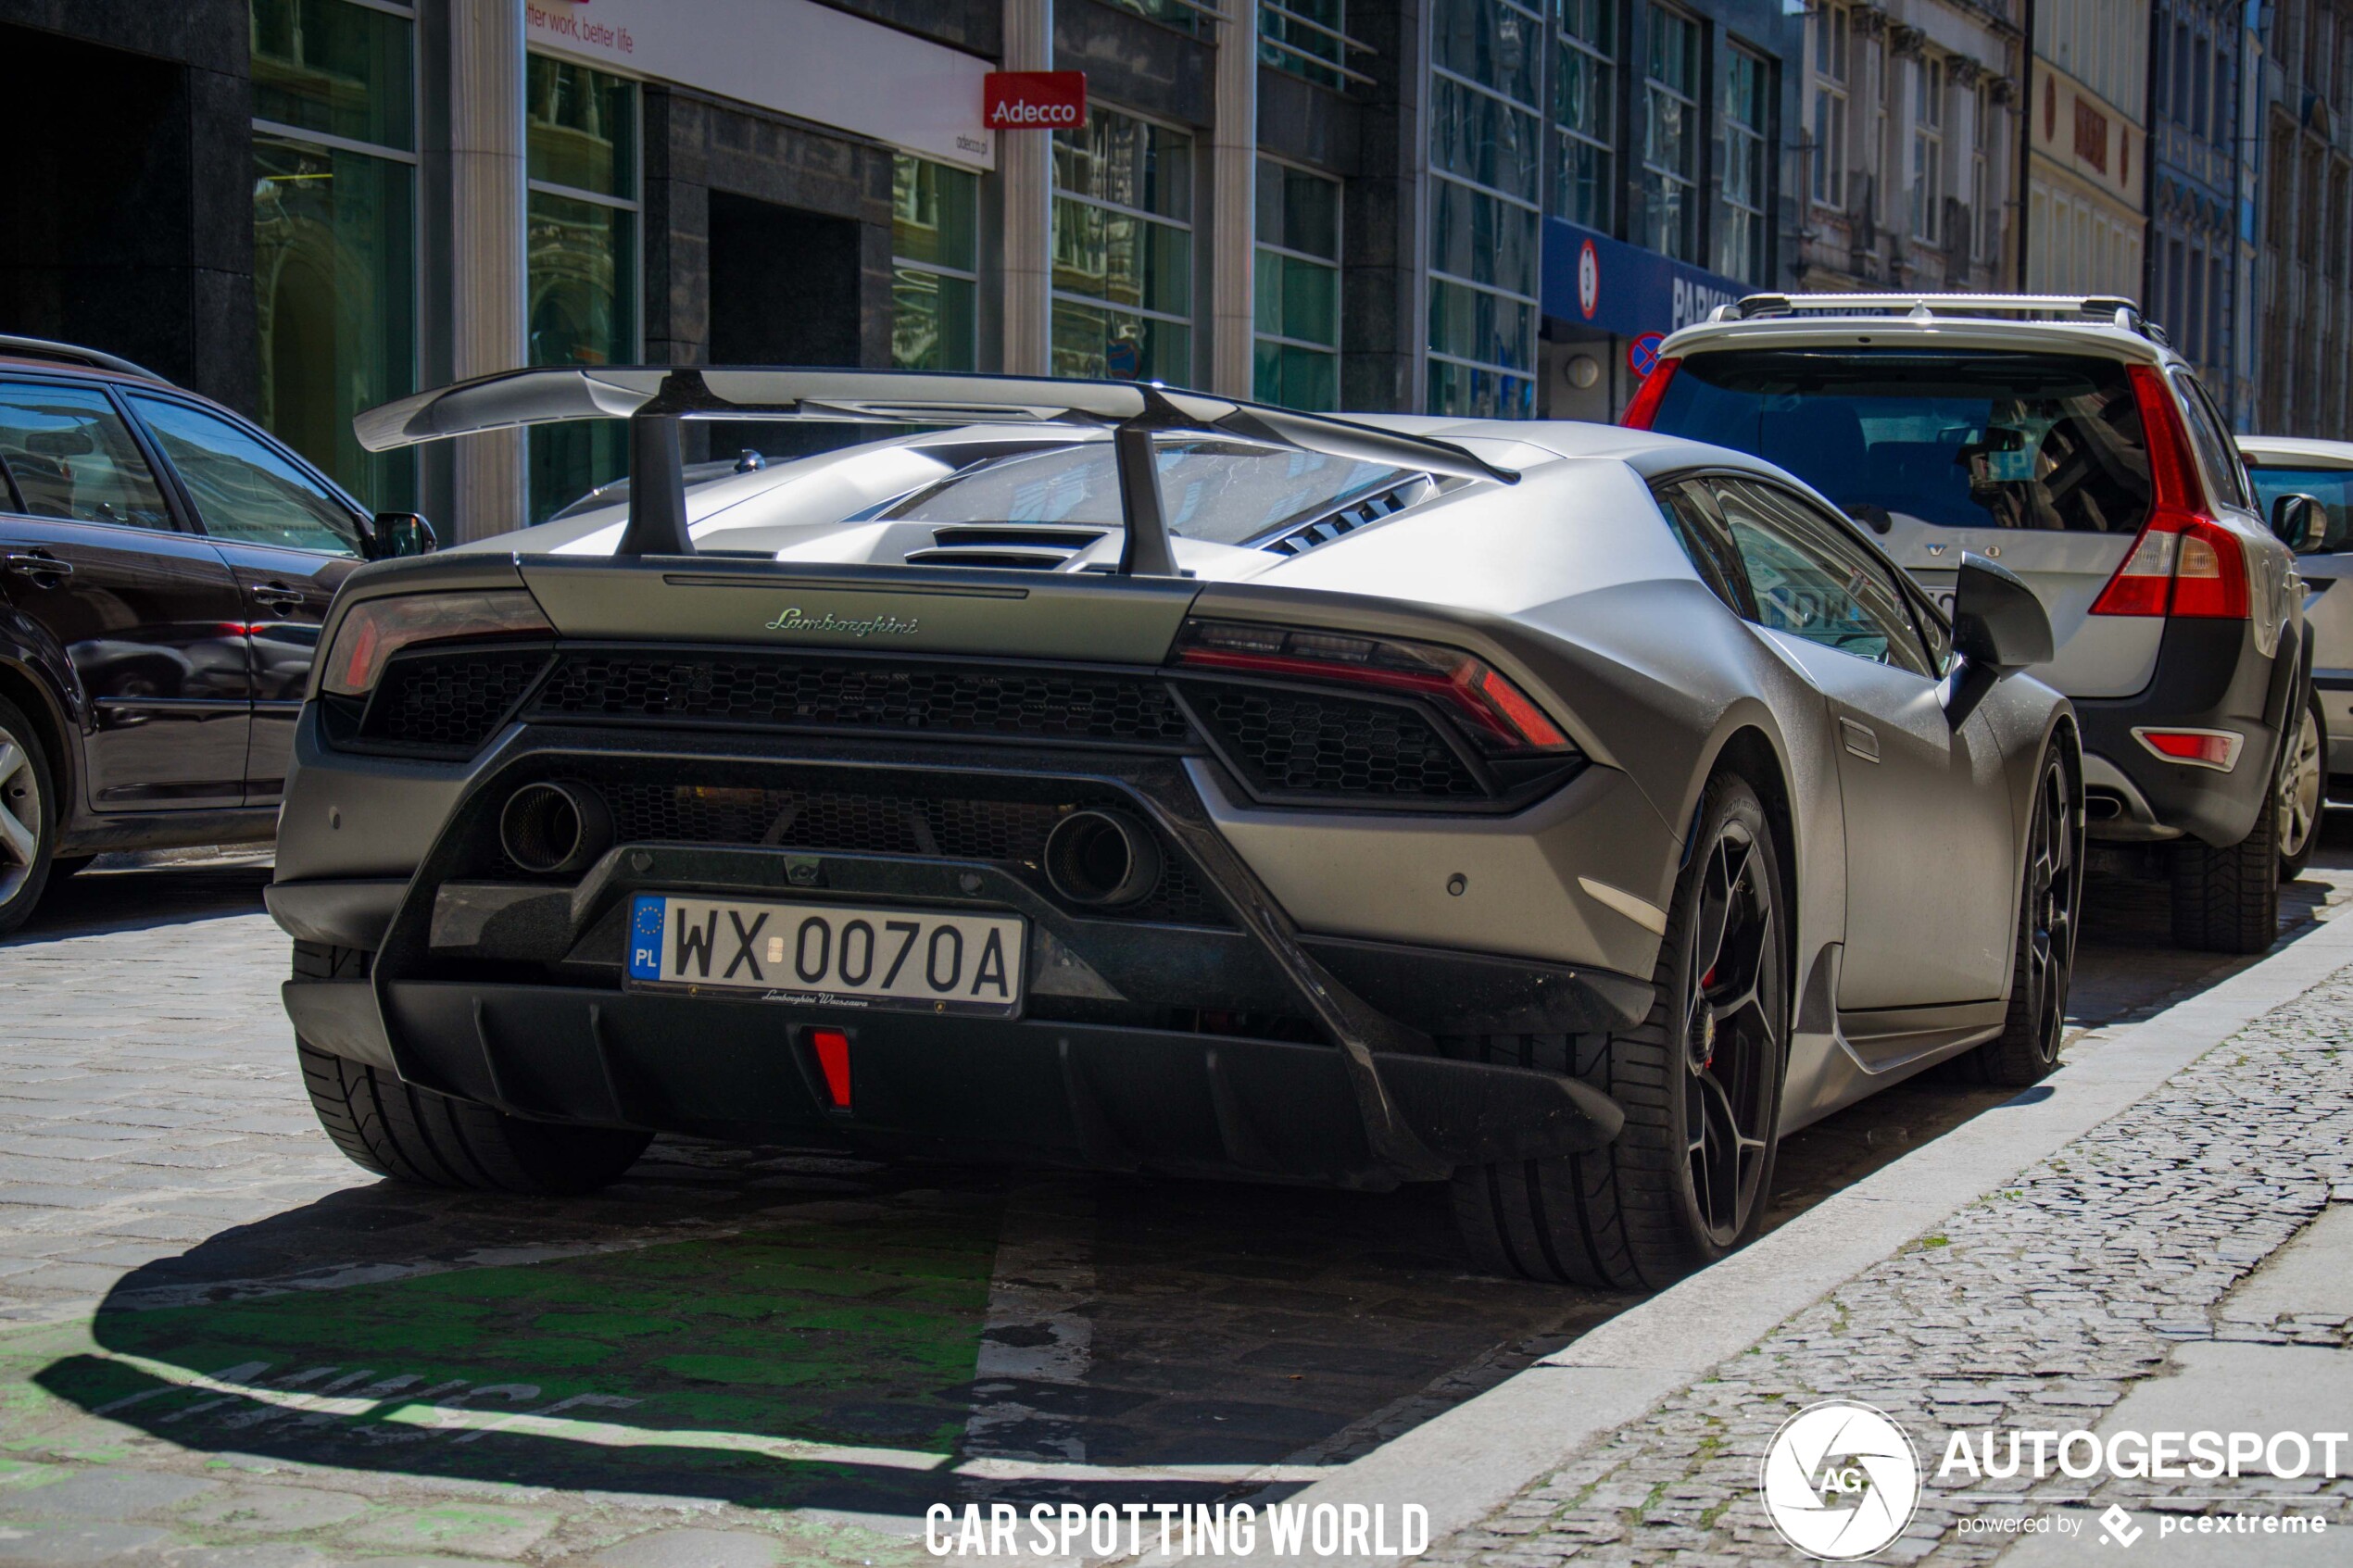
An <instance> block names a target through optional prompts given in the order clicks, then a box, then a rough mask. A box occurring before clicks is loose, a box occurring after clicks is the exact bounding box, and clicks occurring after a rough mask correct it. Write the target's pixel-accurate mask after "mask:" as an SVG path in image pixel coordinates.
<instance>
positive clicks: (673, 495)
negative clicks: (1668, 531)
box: [351, 365, 1519, 577]
mask: <svg viewBox="0 0 2353 1568" xmlns="http://www.w3.org/2000/svg"><path fill="white" fill-rule="evenodd" d="M599 419H602V420H628V421H629V523H628V526H627V527H626V528H624V529H623V531H622V535H621V545H620V547H619V549H618V551H617V552H616V553H617V554H620V555H624V556H646V555H667V556H690V555H692V554H694V553H695V546H694V540H693V539H692V538H691V537H690V536H689V535H688V533H687V531H686V481H685V477H684V473H683V470H682V466H681V463H680V458H679V447H678V421H679V420H691V419H705V420H839V421H849V422H852V423H858V424H903V425H958V424H1021V425H1050V426H1051V425H1061V426H1067V427H1071V428H1074V429H1077V430H1088V429H1108V430H1109V431H1110V432H1111V433H1112V444H1113V450H1114V453H1115V454H1116V455H1117V458H1118V463H1119V490H1120V508H1121V511H1122V513H1123V516H1124V521H1125V522H1126V542H1125V543H1124V544H1123V545H1122V546H1121V548H1120V556H1119V570H1120V571H1122V572H1127V573H1135V574H1140V575H1145V576H1160V577H1173V576H1175V575H1176V557H1175V554H1174V552H1173V551H1172V549H1171V547H1170V546H1169V542H1168V521H1167V518H1166V516H1165V515H1164V511H1163V509H1162V507H1161V496H1160V485H1159V483H1158V475H1157V473H1156V471H1155V470H1154V467H1153V462H1152V442H1153V440H1154V438H1155V437H1157V436H1162V435H1172V434H1173V435H1192V436H1207V437H1224V438H1227V439H1229V440H1236V441H1244V442H1250V443H1253V444H1256V445H1264V446H1272V447H1278V448H1291V449H1295V450H1300V451H1308V452H1327V453H1330V454H1332V455H1333V456H1336V457H1342V458H1360V459H1362V460H1364V461H1366V462H1376V463H1387V464H1390V465H1391V466H1394V467H1397V468H1407V469H1418V470H1422V471H1424V472H1427V473H1434V474H1445V475H1450V476H1454V477H1458V478H1464V479H1484V480H1493V481H1498V482H1500V483H1505V484H1509V483H1515V482H1516V481H1517V479H1518V478H1519V476H1518V475H1517V474H1516V473H1514V472H1512V471H1511V470H1508V469H1501V468H1497V467H1496V466H1495V465H1494V464H1492V463H1490V462H1488V461H1486V460H1485V459H1484V458H1479V457H1477V456H1475V455H1474V454H1472V453H1471V452H1469V451H1466V449H1464V448H1463V447H1461V446H1457V445H1454V444H1453V443H1452V442H1447V441H1437V440H1432V439H1430V438H1429V437H1427V436H1419V435H1406V434H1403V433H1399V432H1396V431H1388V430H1381V429H1378V428H1376V427H1375V426H1372V425H1366V424H1359V423H1357V422H1356V421H1355V420H1342V419H1335V418H1332V417H1331V416H1329V415H1326V414H1302V413H1299V412H1297V411H1295V410H1293V409H1290V408H1269V407H1266V406H1265V405H1263V404H1257V403H1240V402H1236V401H1234V400H1233V399H1231V398H1226V397H1213V396H1210V395H1207V394H1204V393H1199V392H1183V391H1179V390H1177V389H1176V388H1173V387H1164V386H1161V385H1159V384H1158V383H1143V382H1099V381H1053V380H1048V379H1046V378H1043V377H1030V376H970V375H940V374H933V373H929V372H923V371H894V370H774V369H758V370H720V369H711V368H706V367H702V366H659V365H656V366H640V367H634V368H621V369H605V368H597V369H568V370H507V371H502V372H501V373H499V374H497V375H491V376H482V377H478V378H476V379H475V380H473V381H468V382H459V383H457V384H456V385H454V386H446V387H442V388H440V389H439V390H437V391H434V392H420V393H417V394H415V395H413V396H409V397H403V398H399V399H397V400H396V401H394V402H391V403H386V404H384V405H383V406H382V407H380V408H371V409H369V410H368V411H367V412H366V413H364V414H361V415H360V416H359V418H358V419H355V420H352V421H351V424H352V430H353V431H354V433H357V434H358V436H359V444H360V445H362V446H365V447H367V448H368V450H370V451H371V452H384V451H389V450H391V449H392V448H394V447H398V446H413V445H417V444H419V443H420V442H426V441H440V440H445V439H447V438H448V437H450V436H455V435H471V434H474V433H478V432H482V431H489V430H510V429H513V428H515V427H517V426H521V425H535V424H547V423H551V422H553V421H556V420H599Z"/></svg>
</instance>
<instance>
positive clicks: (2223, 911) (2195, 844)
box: [2173, 790, 2280, 953]
mask: <svg viewBox="0 0 2353 1568" xmlns="http://www.w3.org/2000/svg"><path fill="white" fill-rule="evenodd" d="M2279 808H2280V802H2279V795H2278V792H2277V791H2275V790H2267V791H2265V792H2264V795H2263V809H2262V810H2261V812H2260V813H2259V814H2258V815H2257V817H2256V819H2255V826H2254V827H2253V828H2251V829H2249V830H2248V832H2247V835H2246V837H2245V838H2242V839H2240V840H2239V841H2238V842H2237V843H2236V844H2233V845H2230V846H2229V847H2225V848H2221V849H2217V848H2215V847H2213V846H2211V845H2209V844H2207V843H2206V842H2204V841H2203V840H2200V839H2196V838H2185V839H2183V840H2182V841H2181V842H2180V843H2179V844H2176V845H2175V846H2174V847H2173V945H2174V946H2175V947H2191V948H2195V949H2196V950H2197V951H2199V952H2206V953H2259V952H2261V951H2263V950H2264V949H2265V948H2266V947H2270V946H2271V943H2272V942H2273V941H2274V940H2275V939H2277V937H2278V936H2279V934H2280V850H2279Z"/></svg>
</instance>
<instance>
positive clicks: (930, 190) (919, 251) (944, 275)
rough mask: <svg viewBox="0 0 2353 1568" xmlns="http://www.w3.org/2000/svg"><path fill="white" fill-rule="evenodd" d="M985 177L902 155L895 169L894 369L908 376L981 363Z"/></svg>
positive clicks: (893, 165) (892, 225)
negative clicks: (978, 306)
mask: <svg viewBox="0 0 2353 1568" xmlns="http://www.w3.org/2000/svg"><path fill="white" fill-rule="evenodd" d="M979 205H980V177H979V176H978V175H976V174H971V173H967V172H966V171H965V170H963V169H950V168H949V167H948V166H947V165H946V164H942V163H933V162H931V161H930V160H929V159H927V158H919V157H909V156H908V155H907V154H905V153H900V155H898V157H896V158H894V159H893V160H892V163H891V179H890V250H891V290H890V292H891V318H890V362H891V363H892V364H893V365H895V366H897V367H898V368H899V369H900V370H972V369H973V368H974V367H975V365H977V364H978V363H979V345H978V341H977V334H978V321H977V318H976V315H975V308H974V294H975V290H976V289H977V288H978V286H979V283H978V280H979V275H980V214H979Z"/></svg>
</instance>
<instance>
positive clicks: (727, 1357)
mask: <svg viewBox="0 0 2353 1568" xmlns="http://www.w3.org/2000/svg"><path fill="white" fill-rule="evenodd" d="M648 1188H650V1189H652V1190H651V1191H649V1192H648V1191H644V1190H635V1191H633V1190H632V1189H648ZM698 1194H699V1195H701V1196H703V1197H706V1198H711V1199H714V1201H710V1202H698V1201H694V1198H695V1196H696V1195H698ZM1630 1304H1631V1298H1624V1297H1607V1296H1599V1295H1591V1294H1587V1293H1583V1292H1576V1291H1564V1290H1560V1289H1556V1288H1549V1287H1541V1286H1531V1285H1525V1284H1518V1283H1514V1282H1507V1281H1502V1280H1494V1279H1486V1278H1479V1277H1476V1276H1470V1275H1466V1274H1465V1273H1464V1272H1463V1268H1462V1265H1461V1263H1460V1261H1459V1258H1458V1256H1457V1254H1456V1251H1455V1244H1454V1241H1453V1235H1452V1231H1451V1227H1450V1224H1449V1221H1448V1216H1447V1213H1446V1211H1445V1199H1444V1194H1443V1192H1442V1190H1435V1191H1434V1190H1411V1189H1409V1190H1408V1191H1406V1192H1403V1193H1399V1194H1392V1195H1387V1196H1376V1195H1363V1194H1347V1193H1327V1192H1315V1191H1301V1190H1293V1189H1266V1188H1252V1187H1243V1186H1235V1185H1216V1184H1180V1183H1156V1182H1149V1181H1135V1180H1129V1179H1126V1178H1115V1177H1087V1176H1068V1177H1060V1176H1045V1177H1040V1176H1038V1175H1037V1174H1036V1173H998V1172H967V1171H963V1170H958V1169H950V1168H938V1167H930V1168H926V1167H920V1166H909V1165H887V1166H866V1165H863V1164H862V1162H858V1161H850V1160H824V1159H812V1158H809V1157H800V1156H792V1155H786V1154H779V1153H777V1152H776V1151H752V1152H749V1153H743V1154H741V1155H740V1158H738V1151H724V1152H723V1151H713V1150H707V1149H706V1148H703V1147H702V1146H694V1145H672V1144H668V1143H665V1144H664V1145H662V1146H660V1147H658V1148H657V1150H656V1153H655V1154H654V1155H653V1156H652V1157H649V1159H648V1161H647V1162H646V1164H645V1165H644V1166H643V1167H641V1170H640V1172H639V1173H635V1174H634V1175H633V1178H632V1181H631V1183H629V1184H627V1185H626V1186H625V1187H624V1188H623V1189H616V1192H615V1193H614V1194H613V1195H610V1196H605V1197H599V1198H591V1199H581V1200H576V1201H572V1202H557V1201H547V1200H529V1199H497V1198H484V1197H479V1196H460V1195H446V1194H437V1193H432V1192H423V1191H420V1190H418V1189H414V1188H400V1187H395V1186H392V1185H389V1184H385V1185H375V1186H368V1187H360V1188H355V1189H351V1190H348V1191H346V1192H343V1193H339V1194H336V1195H333V1197H330V1198H324V1199H321V1200H320V1201H319V1202H316V1203H313V1204H308V1205H306V1206H304V1207H302V1208H300V1209H296V1210H290V1211H288V1212H286V1213H284V1214H281V1215H278V1216H275V1217H273V1218H271V1219H270V1220H268V1221H265V1222H262V1223H258V1224H253V1225H246V1226H241V1227H237V1228H235V1229H232V1230H227V1231H224V1232H223V1233H221V1234H220V1236H215V1237H213V1238H210V1239H208V1240H207V1241H205V1242H203V1243H201V1244H200V1245H198V1246H196V1247H195V1248H191V1249H190V1250H188V1251H187V1252H185V1253H183V1254H182V1255H181V1256H178V1257H174V1258H170V1259H166V1260H161V1261H157V1262H154V1263H151V1264H148V1265H146V1266H145V1267H143V1268H141V1269H139V1270H137V1271H135V1272H134V1273H132V1274H130V1275H128V1276H126V1277H125V1278H124V1279H123V1280H122V1281H121V1282H120V1285H119V1286H117V1287H116V1288H115V1290H114V1291H113V1292H111V1293H110V1295H109V1296H108V1298H107V1301H106V1303H105V1304H104V1305H103V1306H102V1307H101V1308H100V1310H99V1311H97V1312H96V1314H95V1315H94V1317H93V1318H91V1319H90V1320H89V1321H88V1322H87V1323H78V1324H62V1325H44V1326H40V1327H32V1328H25V1329H17V1330H9V1331H6V1332H5V1333H0V1361H6V1362H8V1363H12V1364H10V1365H8V1366H6V1368H4V1369H0V1379H5V1380H7V1381H17V1380H20V1379H27V1378H29V1379H30V1381H31V1382H32V1383H34V1384H36V1385H37V1386H39V1387H40V1388H41V1389H43V1390H44V1391H45V1392H46V1393H48V1394H49V1395H52V1396H54V1397H55V1400H56V1402H48V1401H36V1406H37V1408H35V1407H19V1409H18V1410H17V1411H15V1412H14V1413H12V1414H9V1415H7V1416H6V1417H0V1435H5V1436H6V1438H7V1440H8V1441H9V1442H10V1443H11V1444H12V1445H13V1447H14V1449H15V1450H16V1451H19V1452H22V1451H27V1450H28V1449H31V1450H36V1451H37V1450H48V1451H57V1450H60V1449H72V1448H77V1447H83V1446H88V1445H91V1444H94V1443H100V1442H104V1441H107V1440H109V1439H108V1438H107V1436H106V1433H107V1430H108V1429H107V1428H106V1427H103V1426H101V1425H100V1424H98V1422H97V1421H94V1420H92V1419H91V1418H99V1419H100V1420H102V1421H103V1422H106V1423H114V1424H127V1425H129V1426H131V1427H132V1428H134V1429H135V1430H137V1431H138V1432H141V1433H144V1434H145V1435H147V1436H151V1437H154V1438H159V1439H163V1440H165V1441H168V1442H170V1444H172V1445H174V1446H176V1447H179V1448H182V1449H193V1450H196V1451H200V1452H208V1453H221V1454H238V1455H247V1456H254V1457H258V1458H262V1459H267V1460H272V1461H299V1462H303V1463H306V1464H323V1465H329V1466H334V1467H341V1468H349V1469H353V1470H359V1471H382V1472H393V1473H400V1474H410V1475H431V1476H437V1477H445V1478H451V1479H473V1480H498V1481H505V1482H512V1483H522V1484H526V1485H531V1486H548V1487H557V1488H564V1489H592V1490H605V1491H624V1492H633V1493H658V1494H661V1495H667V1496H681V1497H692V1498H701V1499H717V1500H724V1501H728V1502H732V1503H736V1504H740V1505H744V1506H749V1507H757V1508H809V1507H817V1508H824V1509H830V1510H842V1511H848V1512H858V1513H880V1514H893V1515H900V1516H906V1515H910V1514H919V1513H920V1512H921V1511H922V1509H923V1508H924V1507H925V1506H927V1505H928V1504H929V1503H931V1502H933V1501H951V1502H953V1501H961V1500H968V1499H1004V1500H1016V1501H1026V1500H1029V1499H1058V1500H1075V1501H1097V1500H1105V1499H1111V1500H1116V1501H1119V1502H1123V1503H1124V1502H1128V1501H1134V1500H1138V1499H1147V1500H1151V1501H1172V1502H1180V1501H1205V1500H1209V1499H1213V1498H1214V1497H1216V1496H1218V1495H1221V1494H1223V1493H1226V1492H1228V1491H1231V1490H1232V1489H1234V1487H1235V1486H1237V1485H1238V1484H1239V1483H1240V1481H1241V1479H1242V1478H1243V1477H1244V1476H1245V1475H1246V1474H1250V1473H1252V1471H1256V1470H1259V1469H1261V1468H1263V1467H1265V1466H1268V1465H1274V1464H1286V1465H1289V1466H1290V1467H1291V1468H1290V1470H1287V1471H1286V1472H1284V1474H1290V1475H1292V1476H1293V1477H1294V1478H1295V1479H1297V1480H1298V1481H1300V1482H1301V1483H1302V1484H1303V1482H1304V1481H1305V1480H1307V1479H1311V1478H1312V1476H1313V1474H1315V1470H1316V1469H1317V1468H1318V1467H1320V1466H1323V1465H1327V1464H1334V1463H1339V1462H1342V1461H1345V1460H1346V1459H1349V1458H1353V1457H1354V1456H1355V1455H1356V1454H1357V1453H1359V1452H1362V1451H1365V1449H1370V1448H1371V1447H1373V1446H1376V1445H1377V1444H1378V1442H1380V1441H1383V1440H1386V1438H1387V1437H1389V1436H1393V1435H1394V1434H1395V1432H1397V1431H1400V1430H1403V1429H1404V1428H1406V1427H1409V1426H1411V1425H1414V1424H1418V1423H1419V1422H1420V1421H1422V1420H1425V1419H1427V1418H1428V1416H1429V1415H1431V1414H1434V1413H1436V1412H1437V1411H1441V1410H1443V1409H1445V1408H1447V1407H1448V1406H1450V1405H1452V1404H1453V1403H1455V1402H1458V1401H1459V1400H1461V1399H1466V1398H1468V1397H1470V1396H1472V1395H1474V1394H1477V1393H1478V1392H1481V1391H1483V1390H1484V1389H1485V1388H1487V1387H1489V1386H1492V1385H1493V1384H1494V1383H1496V1382H1498V1381H1500V1380H1501V1379H1502V1378H1504V1376H1507V1375H1509V1374H1511V1373H1513V1372H1515V1371H1517V1370H1518V1369H1519V1368H1520V1367H1521V1366H1524V1365H1526V1364H1527V1363H1528V1362H1529V1361H1531V1360H1533V1359H1535V1358H1536V1357H1537V1356H1540V1355H1542V1354H1545V1353H1548V1352H1549V1351H1551V1350H1552V1349H1554V1348H1558V1347H1559V1346H1561V1345H1562V1344H1565V1343H1567V1341H1568V1340H1569V1339H1571V1338H1573V1337H1574V1336H1576V1335H1577V1334H1579V1333H1581V1332H1583V1331H1584V1330H1585V1329H1586V1328H1589V1327H1590V1326H1592V1324H1593V1323H1597V1322H1600V1321H1602V1320H1603V1319H1604V1318H1606V1317H1608V1316H1609V1315H1611V1314H1613V1313H1615V1312H1616V1311H1620V1310H1622V1309H1623V1308H1624V1307H1626V1306H1628V1305H1630ZM113 1435H114V1440H119V1438H120V1428H119V1427H116V1428H114V1429H113Z"/></svg>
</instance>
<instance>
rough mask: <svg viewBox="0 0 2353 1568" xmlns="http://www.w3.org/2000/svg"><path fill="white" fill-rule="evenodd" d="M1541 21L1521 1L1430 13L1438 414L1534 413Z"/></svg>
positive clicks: (1430, 361)
mask: <svg viewBox="0 0 2353 1568" xmlns="http://www.w3.org/2000/svg"><path fill="white" fill-rule="evenodd" d="M1543 35H1544V23H1543V18H1542V17H1541V15H1539V14H1538V13H1537V12H1536V11H1534V10H1532V9H1530V8H1529V6H1524V5H1522V4H1520V3H1519V0H1432V3H1431V6H1430V105H1429V115H1428V118H1429V122H1430V132H1429V135H1430V140H1429V160H1430V180H1429V187H1428V188H1429V204H1430V215H1429V225H1428V227H1429V247H1430V248H1429V270H1430V283H1429V289H1430V302H1431V303H1430V311H1429V336H1428V345H1427V349H1428V352H1427V355H1426V358H1425V365H1426V372H1425V377H1424V383H1423V391H1422V396H1423V405H1424V407H1425V408H1426V409H1427V410H1428V412H1430V413H1433V414H1458V415H1466V416H1474V417H1482V418H1505V419H1512V418H1526V417H1528V416H1529V415H1531V414H1533V413H1534V412H1535V407H1536V383H1535V381H1534V377H1533V371H1534V369H1535V364H1536V325H1535V323H1536V289H1537V282H1538V273H1539V265H1538V238H1537V236H1538V229H1539V224H1540V221H1541V208H1540V205H1539V203H1540V199H1541V182H1540V178H1539V170H1540V168H1541V162H1542V154H1541V123H1542V122H1541V118H1540V114H1541V110H1542V108H1543V102H1542V98H1541V82H1542V75H1543V70H1542V67H1543V59H1542V56H1541V40H1542V38H1543Z"/></svg>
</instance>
